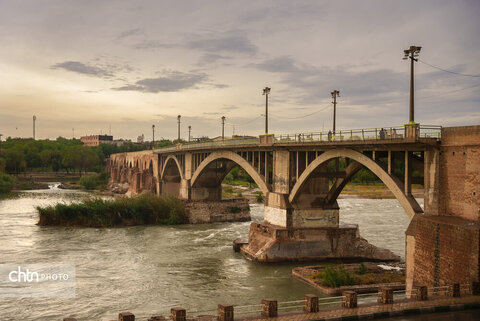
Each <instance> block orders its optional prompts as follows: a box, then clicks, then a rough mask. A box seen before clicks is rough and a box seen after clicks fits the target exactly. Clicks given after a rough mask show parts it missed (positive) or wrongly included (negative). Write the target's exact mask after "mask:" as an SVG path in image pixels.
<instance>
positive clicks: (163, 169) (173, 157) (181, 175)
mask: <svg viewBox="0 0 480 321" xmlns="http://www.w3.org/2000/svg"><path fill="white" fill-rule="evenodd" d="M170 161H174V162H175V164H177V169H178V172H179V173H180V178H181V179H184V177H183V173H182V167H181V166H180V162H179V161H178V159H177V158H176V157H175V156H174V155H168V157H167V159H165V163H164V164H163V168H162V173H161V175H160V178H161V179H163V175H164V174H165V169H166V168H167V165H168V162H170Z"/></svg>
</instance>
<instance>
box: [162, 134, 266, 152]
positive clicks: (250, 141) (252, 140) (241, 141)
mask: <svg viewBox="0 0 480 321" xmlns="http://www.w3.org/2000/svg"><path fill="white" fill-rule="evenodd" d="M259 142H260V140H259V139H258V138H256V137H248V138H234V139H226V140H222V141H216V142H214V141H212V142H200V143H197V142H189V143H185V144H179V145H177V146H173V147H167V148H160V149H156V150H157V151H162V152H170V151H176V150H186V149H196V148H210V147H222V146H226V147H228V146H238V145H258V144H259Z"/></svg>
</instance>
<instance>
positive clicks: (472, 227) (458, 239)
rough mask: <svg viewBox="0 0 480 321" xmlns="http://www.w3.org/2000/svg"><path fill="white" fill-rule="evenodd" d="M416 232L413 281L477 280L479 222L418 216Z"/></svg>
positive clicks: (437, 284) (440, 282)
mask: <svg viewBox="0 0 480 321" xmlns="http://www.w3.org/2000/svg"><path fill="white" fill-rule="evenodd" d="M415 234H416V236H415V254H414V262H415V266H414V279H413V283H414V284H417V285H427V286H442V285H446V284H452V283H462V284H466V283H470V282H472V281H477V280H479V277H480V275H479V259H480V257H479V255H480V253H479V244H480V236H479V234H480V224H479V223H472V222H471V221H467V220H464V219H461V218H455V217H446V216H443V217H442V216H419V217H417V218H416V231H415Z"/></svg>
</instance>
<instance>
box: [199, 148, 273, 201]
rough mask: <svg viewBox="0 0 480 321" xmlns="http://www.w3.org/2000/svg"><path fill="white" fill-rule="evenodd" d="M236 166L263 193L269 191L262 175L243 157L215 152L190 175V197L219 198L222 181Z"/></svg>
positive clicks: (230, 153)
mask: <svg viewBox="0 0 480 321" xmlns="http://www.w3.org/2000/svg"><path fill="white" fill-rule="evenodd" d="M237 167H238V168H239V169H241V170H242V171H244V172H245V174H246V175H248V177H250V178H251V180H252V182H254V183H255V184H257V186H258V188H259V189H260V190H261V191H262V193H263V194H264V195H266V194H267V193H268V192H269V191H270V187H269V185H267V184H266V183H265V181H264V177H263V175H260V174H259V173H258V172H257V171H256V170H255V169H254V168H253V167H252V165H251V164H250V163H248V162H247V161H246V160H245V159H244V158H242V157H241V156H239V155H238V154H236V153H232V152H216V153H212V154H210V155H209V156H208V157H207V158H205V160H203V162H202V163H200V165H199V166H198V168H197V169H196V171H195V173H194V175H193V176H192V180H191V186H192V199H216V200H219V199H221V196H222V182H223V180H224V179H225V177H226V176H227V175H228V174H229V173H230V172H231V171H232V170H233V169H234V168H237Z"/></svg>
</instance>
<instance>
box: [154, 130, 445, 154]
mask: <svg viewBox="0 0 480 321" xmlns="http://www.w3.org/2000/svg"><path fill="white" fill-rule="evenodd" d="M418 128H419V132H418V136H419V137H420V138H435V139H440V138H441V132H442V126H435V125H420V126H419V127H418ZM403 139H405V126H393V127H377V128H362V129H342V130H338V131H336V132H335V133H333V132H332V131H324V132H310V133H294V134H280V135H274V141H273V142H274V144H275V143H277V144H283V143H308V142H347V141H352V142H355V141H375V140H390V141H394V140H403ZM259 143H260V140H259V138H258V137H240V138H234V139H225V140H223V141H209V142H188V143H184V144H178V145H176V146H172V147H166V148H161V149H157V150H158V151H162V152H170V151H176V150H189V149H204V148H214V147H222V146H225V147H228V146H239V145H258V144H259Z"/></svg>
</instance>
